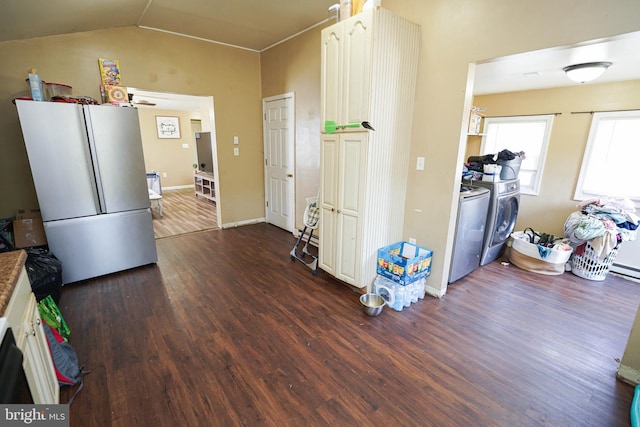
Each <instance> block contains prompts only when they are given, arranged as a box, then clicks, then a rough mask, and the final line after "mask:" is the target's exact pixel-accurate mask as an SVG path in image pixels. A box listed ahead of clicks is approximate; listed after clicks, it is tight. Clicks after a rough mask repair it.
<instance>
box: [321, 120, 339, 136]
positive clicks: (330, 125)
mask: <svg viewBox="0 0 640 427" xmlns="http://www.w3.org/2000/svg"><path fill="white" fill-rule="evenodd" d="M324 131H325V132H326V133H336V122H334V121H333V120H327V121H326V122H324Z"/></svg>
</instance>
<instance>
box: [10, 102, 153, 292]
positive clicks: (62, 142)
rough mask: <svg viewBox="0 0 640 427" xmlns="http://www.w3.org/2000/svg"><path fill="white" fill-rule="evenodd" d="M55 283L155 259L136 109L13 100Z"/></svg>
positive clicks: (129, 266)
mask: <svg viewBox="0 0 640 427" xmlns="http://www.w3.org/2000/svg"><path fill="white" fill-rule="evenodd" d="M16 106H17V109H18V116H19V118H20V125H21V127H22V134H23V136H24V142H25V145H26V149H27V155H28V158H29V164H30V166H31V173H32V176H33V182H34V184H35V188H36V195H37V197H38V203H39V205H40V211H41V213H42V219H43V222H44V229H45V234H46V236H47V241H48V244H49V249H50V250H51V252H52V253H53V254H54V255H55V256H56V257H57V258H58V259H60V261H61V262H62V282H63V284H68V283H72V282H76V281H79V280H84V279H88V278H92V277H97V276H101V275H104V274H109V273H113V272H116V271H121V270H126V269H129V268H133V267H138V266H141V265H146V264H152V263H155V262H157V260H158V255H157V252H156V245H155V239H154V234H153V223H152V217H151V210H150V204H149V192H148V188H147V181H146V170H145V165H144V156H143V152H142V140H141V137H140V125H139V122H138V111H137V110H136V109H133V108H126V107H114V106H106V105H78V104H67V103H57V102H36V101H26V100H25V101H21V100H16Z"/></svg>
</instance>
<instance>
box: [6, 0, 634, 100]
mask: <svg viewBox="0 0 640 427" xmlns="http://www.w3.org/2000/svg"><path fill="white" fill-rule="evenodd" d="M338 1H339V0H270V1H263V0H231V1H229V0H226V1H222V0H179V1H178V0H56V1H42V0H0V42H1V41H8V40H20V39H27V38H33V37H42V36H48V35H57V34H66V33H75V32H84V31H91V30H96V29H102V28H110V27H121V26H138V27H140V28H144V29H148V30H157V31H163V32H169V33H175V34H180V35H185V36H189V37H195V38H199V39H204V40H210V41H214V42H218V43H224V44H228V45H232V46H236V47H239V48H243V49H249V50H254V51H262V50H264V49H267V48H269V47H270V46H273V45H274V44H277V43H278V42H281V41H283V40H286V39H288V38H289V37H292V36H294V35H296V34H298V33H300V32H301V31H304V30H306V29H309V28H312V27H314V26H317V25H320V24H322V23H324V22H326V21H327V20H333V19H335V17H332V16H331V14H330V13H329V7H330V6H331V5H332V4H335V3H337V2H338ZM638 52H640V32H638V33H633V34H628V35H624V36H619V37H616V38H611V39H607V40H598V41H592V42H585V43H582V44H579V45H576V46H564V47H557V48H553V49H545V50H541V51H536V52H528V53H522V54H517V55H512V56H509V57H504V58H498V59H494V60H489V61H485V62H483V63H481V64H479V65H478V67H477V69H476V80H475V86H474V93H475V94H477V95H480V94H488V93H499V92H512V91H520V90H532V89H541V88H548V87H559V86H567V85H573V84H576V83H573V82H571V81H570V80H569V79H568V78H567V77H566V76H565V75H564V73H563V71H562V68H563V67H565V66H567V65H571V64H576V63H582V62H592V61H610V62H612V63H613V65H612V66H611V67H610V68H609V69H608V70H607V71H606V73H605V74H604V75H603V76H601V77H600V78H599V79H597V80H595V81H594V82H593V83H604V82H610V81H619V80H635V79H640V54H638ZM593 83H585V84H593Z"/></svg>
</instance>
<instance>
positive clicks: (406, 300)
mask: <svg viewBox="0 0 640 427" xmlns="http://www.w3.org/2000/svg"><path fill="white" fill-rule="evenodd" d="M398 287H399V288H403V290H404V306H405V307H409V306H410V305H411V289H408V288H407V286H400V285H398Z"/></svg>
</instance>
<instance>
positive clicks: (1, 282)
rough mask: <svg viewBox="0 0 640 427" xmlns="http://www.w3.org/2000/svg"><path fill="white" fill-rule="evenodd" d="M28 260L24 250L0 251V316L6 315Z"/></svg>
mask: <svg viewBox="0 0 640 427" xmlns="http://www.w3.org/2000/svg"><path fill="white" fill-rule="evenodd" d="M26 260H27V253H26V252H25V251H23V250H20V251H11V252H3V253H0V317H2V316H3V315H4V311H5V310H6V308H7V305H8V304H9V299H11V294H12V293H13V288H15V286H16V283H17V281H18V277H20V272H21V271H22V266H24V263H25V261H26Z"/></svg>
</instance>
